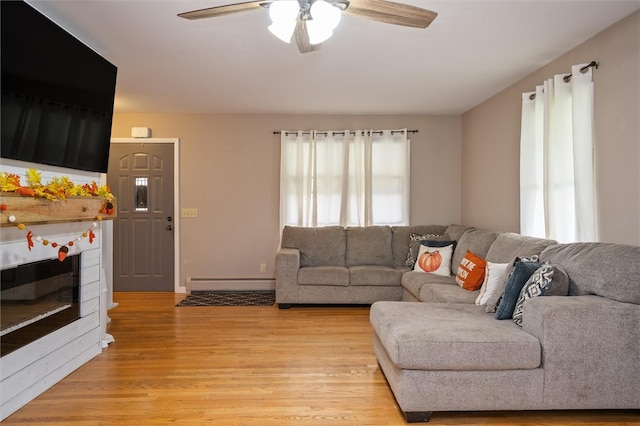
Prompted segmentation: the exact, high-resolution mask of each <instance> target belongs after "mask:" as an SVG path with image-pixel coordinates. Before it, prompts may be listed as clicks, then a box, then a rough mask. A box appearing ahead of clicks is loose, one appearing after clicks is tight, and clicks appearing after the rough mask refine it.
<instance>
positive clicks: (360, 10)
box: [344, 0, 438, 28]
mask: <svg viewBox="0 0 640 426" xmlns="http://www.w3.org/2000/svg"><path fill="white" fill-rule="evenodd" d="M344 13H348V14H350V15H355V16H361V17H363V18H368V19H373V20H374V21H380V22H384V23H387V24H394V25H402V26H405V27H414V28H427V27H428V26H429V24H431V22H433V20H434V19H436V16H438V14H437V13H436V12H433V11H431V10H427V9H422V8H420V7H416V6H411V5H408V4H401V3H395V2H391V1H386V0H351V1H350V2H349V7H347V9H346V10H345V11H344Z"/></svg>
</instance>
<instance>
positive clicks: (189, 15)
mask: <svg viewBox="0 0 640 426" xmlns="http://www.w3.org/2000/svg"><path fill="white" fill-rule="evenodd" d="M271 3H273V2H272V1H264V0H263V1H247V2H244V3H235V4H228V5H226V6H216V7H208V8H206V9H198V10H192V11H190V12H184V13H179V14H178V16H179V17H181V18H185V19H203V18H213V17H214V16H222V15H228V14H230V13H236V12H245V11H247V10H253V9H260V8H261V7H269V5H270V4H271Z"/></svg>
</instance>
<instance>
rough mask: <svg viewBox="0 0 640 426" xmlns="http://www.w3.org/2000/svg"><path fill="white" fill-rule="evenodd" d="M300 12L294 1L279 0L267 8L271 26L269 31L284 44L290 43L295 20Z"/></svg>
mask: <svg viewBox="0 0 640 426" xmlns="http://www.w3.org/2000/svg"><path fill="white" fill-rule="evenodd" d="M299 12H300V5H299V4H298V2H297V1H296V0H280V1H276V2H273V3H272V4H271V6H269V17H270V18H271V22H272V23H271V25H269V31H270V32H271V34H273V35H274V36H276V37H278V38H279V39H280V40H282V41H284V42H285V43H290V42H291V37H292V36H293V32H294V31H295V29H296V19H297V17H298V13H299Z"/></svg>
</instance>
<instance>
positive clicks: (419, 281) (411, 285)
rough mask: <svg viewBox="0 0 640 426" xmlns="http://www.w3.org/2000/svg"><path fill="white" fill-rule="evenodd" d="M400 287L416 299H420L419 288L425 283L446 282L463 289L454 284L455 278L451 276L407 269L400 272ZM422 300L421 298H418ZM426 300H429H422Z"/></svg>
mask: <svg viewBox="0 0 640 426" xmlns="http://www.w3.org/2000/svg"><path fill="white" fill-rule="evenodd" d="M401 281H402V287H404V289H406V290H407V291H408V292H409V293H411V294H412V295H413V297H415V298H416V299H420V290H421V289H422V287H423V286H425V285H431V284H448V285H452V286H454V287H456V288H457V289H458V290H460V291H463V290H461V289H460V287H458V286H456V285H455V284H456V280H455V277H453V276H448V277H445V276H443V275H436V274H425V273H424V272H417V271H409V272H405V273H404V274H402V280H401ZM420 300H422V299H420ZM424 301H425V302H428V301H429V300H424Z"/></svg>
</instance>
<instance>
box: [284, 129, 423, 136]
mask: <svg viewBox="0 0 640 426" xmlns="http://www.w3.org/2000/svg"><path fill="white" fill-rule="evenodd" d="M367 131H368V130H367ZM402 132H404V130H392V131H391V135H392V136H393V135H394V134H396V133H402ZM281 133H282V132H281V131H280V130H275V131H274V132H273V134H274V135H279V134H281ZM289 133H297V132H289V131H285V136H289ZM317 133H318V134H321V135H325V136H326V135H327V134H329V132H317ZM332 133H333V134H334V135H344V132H332ZM372 133H375V134H377V135H381V134H382V133H383V131H382V130H374V131H373V132H372ZM407 133H418V131H417V130H407ZM302 134H303V135H310V134H311V132H302ZM349 134H350V135H355V134H356V132H355V131H353V130H351V131H350V132H349Z"/></svg>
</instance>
